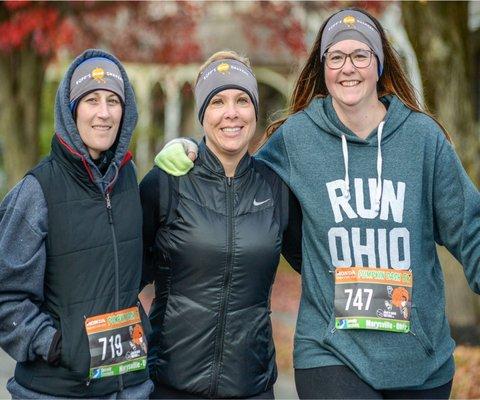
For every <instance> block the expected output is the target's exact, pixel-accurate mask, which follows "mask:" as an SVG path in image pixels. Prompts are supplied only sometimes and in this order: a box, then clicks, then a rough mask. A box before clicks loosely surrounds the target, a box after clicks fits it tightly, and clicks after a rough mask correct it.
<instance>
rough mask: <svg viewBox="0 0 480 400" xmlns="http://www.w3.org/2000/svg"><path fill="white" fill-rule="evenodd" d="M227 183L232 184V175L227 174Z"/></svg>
mask: <svg viewBox="0 0 480 400" xmlns="http://www.w3.org/2000/svg"><path fill="white" fill-rule="evenodd" d="M227 185H228V186H232V177H231V176H227Z"/></svg>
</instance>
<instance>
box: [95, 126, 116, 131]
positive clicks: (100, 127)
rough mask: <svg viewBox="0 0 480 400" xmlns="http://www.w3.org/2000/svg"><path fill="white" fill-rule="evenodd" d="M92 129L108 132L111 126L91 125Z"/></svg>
mask: <svg viewBox="0 0 480 400" xmlns="http://www.w3.org/2000/svg"><path fill="white" fill-rule="evenodd" d="M92 128H93V129H96V130H98V131H108V130H109V129H111V128H112V126H111V125H92Z"/></svg>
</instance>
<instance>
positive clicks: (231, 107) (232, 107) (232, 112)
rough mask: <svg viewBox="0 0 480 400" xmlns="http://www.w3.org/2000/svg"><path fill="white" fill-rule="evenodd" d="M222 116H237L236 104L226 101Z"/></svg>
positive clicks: (233, 117) (232, 117) (230, 117)
mask: <svg viewBox="0 0 480 400" xmlns="http://www.w3.org/2000/svg"><path fill="white" fill-rule="evenodd" d="M223 116H224V117H225V118H228V119H235V118H237V117H238V110H237V105H236V104H235V103H228V104H227V107H226V109H225V113H224V114H223Z"/></svg>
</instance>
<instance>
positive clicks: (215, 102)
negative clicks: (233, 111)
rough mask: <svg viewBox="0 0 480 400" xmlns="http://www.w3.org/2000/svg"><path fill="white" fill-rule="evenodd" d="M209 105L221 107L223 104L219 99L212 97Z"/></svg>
mask: <svg viewBox="0 0 480 400" xmlns="http://www.w3.org/2000/svg"><path fill="white" fill-rule="evenodd" d="M210 104H211V105H212V106H221V105H222V104H223V100H222V99H221V98H220V97H214V98H213V99H212V100H210Z"/></svg>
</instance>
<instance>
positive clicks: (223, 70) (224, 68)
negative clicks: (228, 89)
mask: <svg viewBox="0 0 480 400" xmlns="http://www.w3.org/2000/svg"><path fill="white" fill-rule="evenodd" d="M229 70H230V64H227V63H221V64H220V65H219V66H218V67H217V71H218V72H220V73H221V74H223V75H226V74H228V73H229Z"/></svg>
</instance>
